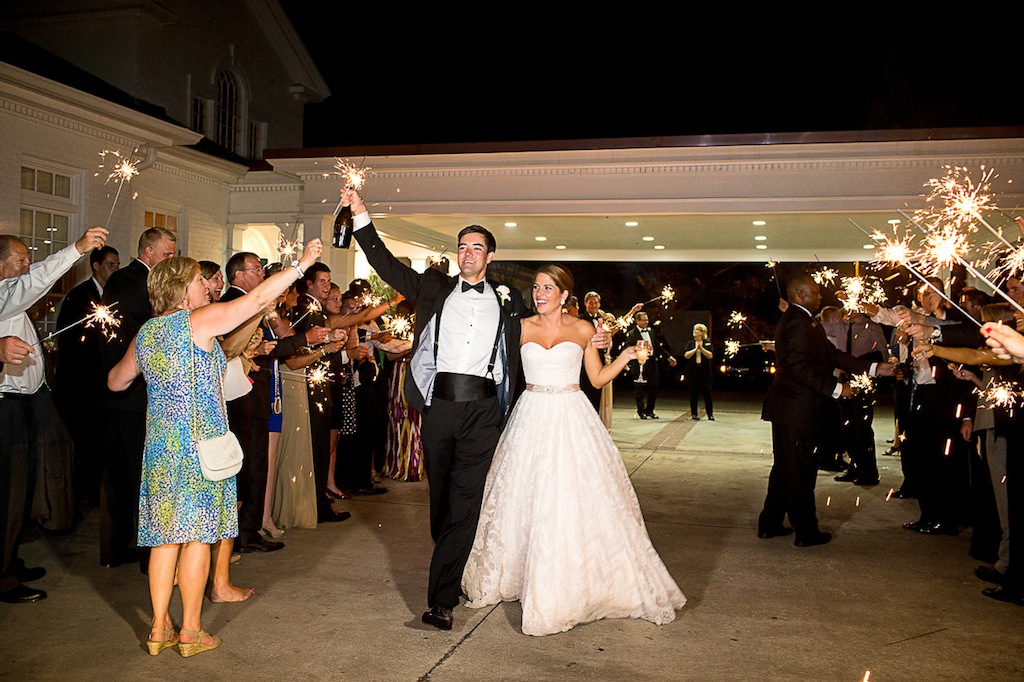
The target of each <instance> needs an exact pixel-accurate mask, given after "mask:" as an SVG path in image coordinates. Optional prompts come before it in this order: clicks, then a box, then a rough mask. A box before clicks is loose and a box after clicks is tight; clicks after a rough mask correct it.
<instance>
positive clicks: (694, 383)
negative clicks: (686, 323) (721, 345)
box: [683, 323, 715, 421]
mask: <svg viewBox="0 0 1024 682" xmlns="http://www.w3.org/2000/svg"><path fill="white" fill-rule="evenodd" d="M712 356H713V349H712V346H711V338H710V337H709V336H708V328H707V325H703V324H700V323H698V324H695V325H693V341H690V342H689V343H687V344H686V350H684V351H683V357H684V358H686V382H687V383H688V384H689V385H690V418H691V419H693V420H694V421H697V420H698V419H700V415H699V414H697V396H698V395H703V396H704V413H705V414H706V415H707V417H708V421H715V407H714V403H713V402H712V399H711V374H712V371H711V360H712Z"/></svg>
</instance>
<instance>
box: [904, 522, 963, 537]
mask: <svg viewBox="0 0 1024 682" xmlns="http://www.w3.org/2000/svg"><path fill="white" fill-rule="evenodd" d="M914 530H916V531H917V532H918V533H922V534H923V535H960V527H959V526H957V525H956V524H955V523H943V522H942V521H935V522H933V523H923V524H921V525H920V526H918V527H917V528H915V529H914Z"/></svg>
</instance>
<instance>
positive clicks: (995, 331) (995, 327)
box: [981, 322, 1024, 364]
mask: <svg viewBox="0 0 1024 682" xmlns="http://www.w3.org/2000/svg"><path fill="white" fill-rule="evenodd" d="M981 334H982V336H984V337H985V343H987V344H988V345H989V346H990V347H991V348H992V349H993V351H994V352H995V354H996V355H997V356H998V357H1000V358H1002V359H1004V360H1013V361H1014V362H1016V363H1018V364H1024V336H1021V335H1020V334H1019V333H1018V332H1016V331H1014V330H1013V329H1010V328H1009V327H1008V326H1006V325H1004V324H994V323H992V322H989V323H986V324H985V326H984V327H982V328H981Z"/></svg>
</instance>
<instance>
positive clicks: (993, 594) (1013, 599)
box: [981, 587, 1024, 606]
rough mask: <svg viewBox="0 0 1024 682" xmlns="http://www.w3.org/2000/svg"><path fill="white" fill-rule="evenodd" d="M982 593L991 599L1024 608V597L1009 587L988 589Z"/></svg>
mask: <svg viewBox="0 0 1024 682" xmlns="http://www.w3.org/2000/svg"><path fill="white" fill-rule="evenodd" d="M981 593H982V594H983V595H985V596H986V597H988V598H989V599H995V600H996V601H1002V602H1006V603H1007V604H1016V605H1017V606H1024V595H1022V594H1021V593H1020V592H1018V591H1017V590H1011V589H1008V588H1007V587H986V588H985V589H983V590H982V591H981Z"/></svg>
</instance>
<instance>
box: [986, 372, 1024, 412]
mask: <svg viewBox="0 0 1024 682" xmlns="http://www.w3.org/2000/svg"><path fill="white" fill-rule="evenodd" d="M974 392H975V393H977V394H978V395H979V396H980V397H981V399H982V400H984V401H985V404H987V405H988V406H989V407H999V408H1003V409H1007V410H1010V409H1013V408H1014V407H1016V406H1017V405H1018V404H1020V403H1021V400H1022V399H1024V390H1021V387H1020V385H1019V384H1018V383H1017V382H1015V381H1004V380H1000V379H992V380H991V381H989V382H988V385H987V386H986V387H985V388H984V389H980V388H979V389H975V391H974Z"/></svg>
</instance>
